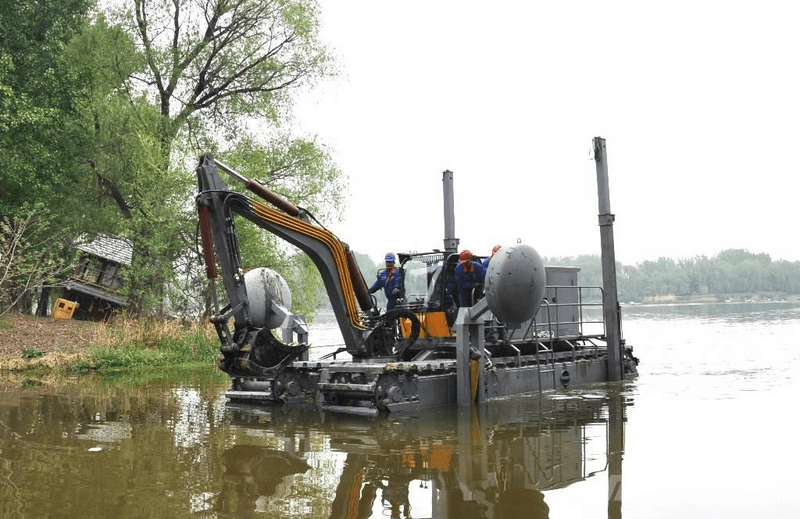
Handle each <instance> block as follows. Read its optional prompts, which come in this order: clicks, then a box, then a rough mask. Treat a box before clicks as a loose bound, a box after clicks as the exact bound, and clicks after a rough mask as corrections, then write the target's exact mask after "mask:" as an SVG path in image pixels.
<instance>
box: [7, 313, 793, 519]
mask: <svg viewBox="0 0 800 519" xmlns="http://www.w3.org/2000/svg"><path fill="white" fill-rule="evenodd" d="M623 319H624V321H623V335H624V338H625V339H626V340H627V342H628V343H629V344H633V345H634V352H635V354H636V355H637V356H638V357H639V358H640V359H641V364H640V366H639V369H640V377H639V378H638V379H637V380H635V381H629V382H620V383H608V384H599V385H593V386H588V387H583V388H580V389H569V390H563V391H557V392H554V393H550V394H545V395H541V396H540V395H530V396H521V397H514V398H511V399H508V400H504V401H502V402H495V403H491V404H489V405H485V406H481V407H479V408H477V409H468V410H465V411H458V410H454V411H439V412H430V413H425V414H423V415H421V416H419V417H415V418H404V419H399V418H397V417H391V416H390V417H387V418H379V419H365V418H357V419H353V418H343V417H337V416H326V415H323V414H319V413H316V412H296V411H287V410H285V409H281V408H277V409H270V408H263V407H254V406H245V405H233V404H230V403H228V402H227V401H226V399H225V396H224V392H225V390H226V389H227V388H228V385H229V384H228V380H227V378H226V377H225V376H224V375H223V374H220V373H216V372H215V371H214V369H213V368H211V367H209V369H208V370H201V371H198V372H194V373H188V374H183V375H173V376H170V377H167V378H165V379H151V380H145V379H143V378H137V377H131V378H130V379H125V380H116V381H113V382H109V381H104V380H103V379H100V378H93V377H87V376H81V377H74V378H51V377H35V376H30V375H26V376H18V375H9V374H4V375H2V381H0V517H3V518H6V517H30V518H40V517H52V518H70V517H80V518H94V517H131V518H134V517H136V518H139V517H143V518H144V517H169V518H175V517H178V518H180V517H193V518H195V517H197V518H206V517H208V518H240V517H242V518H244V517H252V518H261V517H263V518H283V517H298V518H299V517H304V518H305V517H310V518H368V517H373V518H378V517H403V518H406V517H413V518H432V517H451V518H472V517H475V518H484V517H486V518H490V517H491V518H502V517H514V518H515V519H521V518H524V517H530V518H537V519H541V518H559V519H561V518H581V519H586V518H605V517H608V518H618V517H628V518H636V519H639V518H677V517H680V518H695V517H696V518H701V517H702V518H708V517H725V518H745V517H746V518H750V517H760V516H764V517H798V516H800V497H798V494H797V491H796V488H795V487H796V483H795V482H796V479H795V478H796V477H797V476H796V474H795V470H797V466H798V461H800V456H798V454H797V451H796V450H795V449H794V435H795V433H796V431H795V429H794V427H795V424H796V418H795V414H794V413H795V410H796V408H797V402H798V396H799V395H800V392H799V391H798V390H799V389H800V388H799V387H798V386H799V385H800V375H798V373H799V372H800V344H798V343H799V342H800V304H795V303H762V304H736V303H729V304H717V305H676V306H626V307H624V308H623ZM335 332H336V330H335V328H334V327H333V324H332V322H331V320H330V318H329V316H326V315H322V316H321V317H320V319H319V320H318V322H317V323H315V324H314V325H312V327H311V341H312V343H314V344H316V349H315V350H314V351H315V353H314V355H316V356H318V355H320V354H322V353H324V352H326V351H330V349H331V348H334V347H335V344H336V341H337V339H336V333H335Z"/></svg>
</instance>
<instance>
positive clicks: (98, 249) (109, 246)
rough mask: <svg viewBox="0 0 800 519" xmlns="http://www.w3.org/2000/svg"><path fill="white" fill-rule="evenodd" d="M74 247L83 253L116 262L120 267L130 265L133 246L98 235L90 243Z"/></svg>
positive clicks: (120, 240) (124, 241)
mask: <svg viewBox="0 0 800 519" xmlns="http://www.w3.org/2000/svg"><path fill="white" fill-rule="evenodd" d="M76 247H77V248H78V250H82V251H83V252H88V253H89V254H94V255H95V256H98V257H100V258H103V259H107V260H111V261H116V262H117V263H120V264H122V265H130V264H131V258H132V257H133V245H131V243H130V242H128V241H126V240H123V239H120V238H112V237H111V236H108V235H106V234H98V235H97V237H96V238H95V239H94V240H92V241H90V242H84V243H81V242H79V243H78V244H77V245H76Z"/></svg>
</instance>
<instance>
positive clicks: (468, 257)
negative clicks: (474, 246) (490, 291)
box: [455, 249, 486, 306]
mask: <svg viewBox="0 0 800 519" xmlns="http://www.w3.org/2000/svg"><path fill="white" fill-rule="evenodd" d="M485 277H486V268H485V267H484V266H483V264H481V262H479V261H473V257H472V252H470V251H469V250H466V249H465V250H463V251H461V254H459V255H458V265H456V271H455V278H456V292H457V294H458V303H459V306H472V305H473V304H474V303H475V301H473V294H475V291H476V289H480V288H483V282H484V279H485Z"/></svg>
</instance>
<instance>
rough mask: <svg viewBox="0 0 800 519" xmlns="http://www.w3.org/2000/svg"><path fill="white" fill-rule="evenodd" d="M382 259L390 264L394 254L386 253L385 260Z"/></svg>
mask: <svg viewBox="0 0 800 519" xmlns="http://www.w3.org/2000/svg"><path fill="white" fill-rule="evenodd" d="M383 259H384V260H385V261H391V262H394V260H395V257H394V254H392V253H391V252H387V253H386V257H385V258H383Z"/></svg>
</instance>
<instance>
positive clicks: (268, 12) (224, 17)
mask: <svg viewBox="0 0 800 519" xmlns="http://www.w3.org/2000/svg"><path fill="white" fill-rule="evenodd" d="M128 2H129V3H128V5H130V6H131V7H132V8H133V12H132V14H131V15H130V16H129V15H128V14H129V13H128V12H126V13H117V14H116V16H117V19H118V20H119V21H120V22H121V23H122V24H123V25H124V26H126V27H127V28H128V30H129V33H130V34H132V35H134V36H135V38H136V40H137V44H138V45H139V46H140V48H141V49H142V50H143V53H144V56H145V62H146V67H145V69H144V70H143V72H142V74H141V75H137V76H134V77H133V79H135V80H136V83H138V88H139V89H142V90H145V91H146V92H148V94H150V95H151V96H154V98H155V99H154V100H155V102H156V104H157V105H158V108H159V113H160V114H161V116H162V124H161V127H160V135H159V136H160V138H161V141H162V144H163V145H164V150H163V151H164V153H165V157H168V154H169V152H170V151H171V146H172V141H173V140H174V139H175V138H176V136H177V135H178V134H179V132H181V131H182V130H184V129H188V131H189V132H190V133H192V132H197V131H198V130H200V129H206V130H208V129H213V131H214V132H220V131H224V132H225V133H226V137H228V138H229V137H232V136H236V135H238V134H240V133H241V129H242V128H243V125H242V122H243V119H246V118H253V119H260V120H261V121H262V122H266V121H268V122H271V123H272V124H278V123H279V122H280V120H281V118H283V117H285V116H286V115H287V110H288V108H289V107H290V104H291V95H290V94H291V91H292V90H295V89H297V88H300V87H302V86H307V85H310V84H313V83H314V81H316V80H317V79H318V78H319V77H321V76H323V75H325V74H327V73H328V66H329V60H328V57H327V55H326V53H325V50H324V47H323V46H322V45H320V43H319V42H318V41H317V30H318V26H317V25H318V24H317V18H316V17H317V7H316V5H315V4H314V2H312V1H310V0H211V1H208V2H196V1H193V0H174V1H172V2H161V1H152V0H128ZM120 15H122V16H120ZM201 113H202V118H201V117H195V115H199V114H201Z"/></svg>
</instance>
